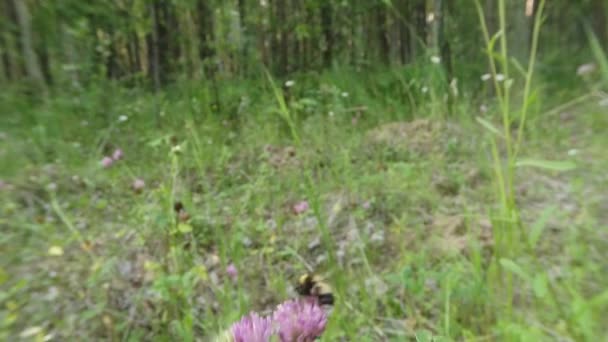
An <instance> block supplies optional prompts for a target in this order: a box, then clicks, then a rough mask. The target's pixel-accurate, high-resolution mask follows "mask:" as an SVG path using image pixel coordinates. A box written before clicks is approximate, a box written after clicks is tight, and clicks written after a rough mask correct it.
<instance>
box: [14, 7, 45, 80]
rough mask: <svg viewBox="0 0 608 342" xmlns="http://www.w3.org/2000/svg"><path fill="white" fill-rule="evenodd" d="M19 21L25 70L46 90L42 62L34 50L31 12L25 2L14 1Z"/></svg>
mask: <svg viewBox="0 0 608 342" xmlns="http://www.w3.org/2000/svg"><path fill="white" fill-rule="evenodd" d="M13 4H14V6H15V11H16V14H17V21H18V23H19V30H20V33H21V34H20V37H21V49H22V53H23V58H24V60H25V70H26V72H27V75H28V77H29V78H30V79H31V80H32V81H33V82H34V83H35V84H37V85H38V86H40V87H41V88H42V89H45V88H46V84H45V82H44V76H43V74H42V69H41V67H40V61H39V59H38V55H36V51H35V50H34V43H33V35H32V26H31V17H30V12H29V10H28V8H27V3H26V2H25V1H23V0H13Z"/></svg>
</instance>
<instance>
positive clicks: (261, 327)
mask: <svg viewBox="0 0 608 342" xmlns="http://www.w3.org/2000/svg"><path fill="white" fill-rule="evenodd" d="M230 331H231V332H232V337H233V339H234V342H268V341H270V336H271V335H272V333H273V329H272V320H271V318H270V317H261V316H260V315H258V314H257V313H255V312H252V313H250V314H249V315H247V316H245V317H243V318H242V319H241V320H240V321H238V322H236V323H234V324H233V325H232V327H231V328H230Z"/></svg>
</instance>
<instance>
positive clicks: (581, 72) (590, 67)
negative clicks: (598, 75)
mask: <svg viewBox="0 0 608 342" xmlns="http://www.w3.org/2000/svg"><path fill="white" fill-rule="evenodd" d="M595 69H596V66H595V63H585V64H582V65H580V66H579V67H578V68H577V69H576V74H577V75H578V76H585V75H589V74H591V73H593V72H594V71H595Z"/></svg>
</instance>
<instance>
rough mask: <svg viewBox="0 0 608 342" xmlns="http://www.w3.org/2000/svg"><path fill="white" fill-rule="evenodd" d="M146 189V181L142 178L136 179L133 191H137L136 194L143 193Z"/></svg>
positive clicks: (132, 186) (132, 185)
mask: <svg viewBox="0 0 608 342" xmlns="http://www.w3.org/2000/svg"><path fill="white" fill-rule="evenodd" d="M145 187H146V182H144V180H143V179H141V178H135V180H134V181H133V184H131V188H133V191H135V192H136V193H140V192H142V190H143V189H144V188H145Z"/></svg>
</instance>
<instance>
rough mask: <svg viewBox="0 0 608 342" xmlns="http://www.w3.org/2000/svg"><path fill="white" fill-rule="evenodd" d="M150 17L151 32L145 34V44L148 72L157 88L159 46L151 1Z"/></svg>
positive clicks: (158, 82)
mask: <svg viewBox="0 0 608 342" xmlns="http://www.w3.org/2000/svg"><path fill="white" fill-rule="evenodd" d="M149 11H150V17H151V18H152V32H151V33H149V34H148V35H147V36H146V45H147V52H148V74H149V75H150V76H151V77H152V81H153V83H154V89H155V90H157V91H158V90H159V89H160V86H161V82H160V66H159V51H158V50H159V48H158V24H157V21H158V15H157V14H156V4H155V3H153V4H151V5H150V7H149Z"/></svg>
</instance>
